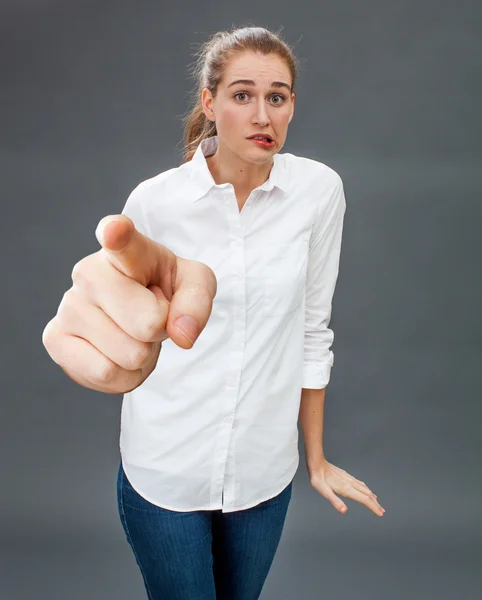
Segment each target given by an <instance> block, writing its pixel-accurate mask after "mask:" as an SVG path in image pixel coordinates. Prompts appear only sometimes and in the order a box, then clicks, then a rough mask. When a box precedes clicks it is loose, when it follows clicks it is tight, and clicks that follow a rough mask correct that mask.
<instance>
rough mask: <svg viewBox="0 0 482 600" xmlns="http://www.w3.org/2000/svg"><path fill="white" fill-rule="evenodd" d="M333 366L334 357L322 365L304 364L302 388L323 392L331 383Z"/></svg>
mask: <svg viewBox="0 0 482 600" xmlns="http://www.w3.org/2000/svg"><path fill="white" fill-rule="evenodd" d="M332 366H333V356H332V357H331V361H329V362H326V363H321V364H316V365H314V364H306V363H304V364H303V375H302V378H301V387H303V388H308V389H313V390H321V389H323V388H325V387H326V386H327V385H328V382H329V381H330V374H331V367H332Z"/></svg>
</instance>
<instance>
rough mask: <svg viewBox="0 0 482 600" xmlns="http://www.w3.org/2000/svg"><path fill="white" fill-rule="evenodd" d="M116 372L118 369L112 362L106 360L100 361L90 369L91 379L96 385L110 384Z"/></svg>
mask: <svg viewBox="0 0 482 600" xmlns="http://www.w3.org/2000/svg"><path fill="white" fill-rule="evenodd" d="M117 372H118V367H116V365H114V363H113V362H111V361H109V360H107V359H106V360H101V361H100V362H99V363H98V364H96V365H95V368H93V369H92V373H91V379H92V381H93V382H94V383H95V384H97V385H102V384H105V383H111V382H112V380H113V379H114V378H115V377H116V375H117Z"/></svg>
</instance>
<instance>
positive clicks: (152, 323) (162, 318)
mask: <svg viewBox="0 0 482 600" xmlns="http://www.w3.org/2000/svg"><path fill="white" fill-rule="evenodd" d="M91 263H92V268H90V264H91ZM72 280H73V282H74V285H73V286H72V287H73V292H75V293H77V294H78V295H79V296H81V297H83V298H85V299H86V302H87V303H90V304H92V305H95V306H98V307H99V308H100V309H101V310H102V311H103V312H105V313H106V315H108V316H109V317H110V318H111V319H112V321H114V323H116V324H117V325H118V326H119V327H120V328H121V329H122V331H124V332H125V333H127V334H128V335H129V336H131V337H132V338H134V339H135V340H139V341H142V342H158V341H163V340H164V339H166V337H167V336H166V330H165V324H166V320H167V313H168V311H169V302H168V301H167V299H166V298H165V296H164V294H163V293H162V291H161V290H160V288H157V287H155V286H154V289H156V290H157V292H156V293H153V292H152V291H151V290H150V289H148V288H146V287H144V286H143V285H142V284H140V283H138V282H137V281H135V280H134V279H130V278H129V277H126V276H125V275H123V274H122V273H120V272H119V271H118V270H117V269H116V268H115V267H113V266H112V264H111V263H110V261H109V259H108V258H107V256H106V255H105V254H102V255H100V256H99V254H98V253H96V254H92V255H90V256H88V257H86V258H84V259H83V261H82V265H81V266H79V267H77V265H76V267H74V269H73V271H72ZM77 290H78V292H77ZM73 302H74V304H75V297H74V299H73ZM61 306H62V304H61ZM59 308H60V307H59ZM65 322H67V319H65ZM90 337H91V335H88V336H86V339H90Z"/></svg>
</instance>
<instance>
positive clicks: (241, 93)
mask: <svg viewBox="0 0 482 600" xmlns="http://www.w3.org/2000/svg"><path fill="white" fill-rule="evenodd" d="M248 95H249V94H248V93H247V92H237V93H236V94H234V96H233V97H234V98H237V97H238V96H248ZM275 96H278V97H279V98H281V101H280V102H275V103H274V104H282V103H283V100H285V97H284V95H283V94H273V95H272V96H271V97H272V98H273V97H275ZM241 102H242V100H241Z"/></svg>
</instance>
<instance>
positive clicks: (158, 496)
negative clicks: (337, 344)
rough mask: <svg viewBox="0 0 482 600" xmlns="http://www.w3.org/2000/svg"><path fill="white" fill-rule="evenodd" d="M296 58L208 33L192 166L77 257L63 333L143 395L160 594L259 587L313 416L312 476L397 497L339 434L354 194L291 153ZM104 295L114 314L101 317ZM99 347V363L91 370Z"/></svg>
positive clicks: (103, 382)
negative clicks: (338, 340) (351, 455)
mask: <svg viewBox="0 0 482 600" xmlns="http://www.w3.org/2000/svg"><path fill="white" fill-rule="evenodd" d="M296 64H297V63H296V59H295V57H294V55H293V53H292V50H291V49H290V48H289V47H288V45H287V44H286V43H285V42H284V41H283V40H281V38H280V37H279V36H278V35H277V34H275V33H272V32H270V31H267V30H266V29H263V28H260V27H246V28H243V29H238V30H234V31H231V32H219V33H217V34H215V35H214V36H213V37H212V38H211V39H210V40H209V41H208V42H206V43H205V44H204V46H203V49H202V52H201V53H200V55H199V61H198V63H197V67H198V68H197V70H196V75H197V77H198V86H197V90H196V92H195V96H194V99H195V103H194V106H193V108H192V111H191V112H190V114H189V115H188V117H187V119H186V125H185V156H184V159H185V160H184V162H183V164H181V165H180V166H179V167H177V168H173V169H170V170H168V171H165V172H163V173H161V174H159V175H157V176H155V177H153V178H151V179H149V180H147V181H144V182H142V183H141V184H140V185H139V186H137V188H136V189H135V190H134V191H133V192H132V194H131V195H130V196H129V198H128V200H127V202H126V205H125V207H124V210H123V215H125V217H128V218H129V219H130V220H131V221H132V222H133V223H134V225H135V229H134V230H133V229H132V226H130V227H129V226H125V225H126V223H122V225H120V224H119V223H116V225H114V226H112V224H111V223H110V221H111V220H109V222H108V223H107V221H105V220H102V221H101V222H100V223H99V227H98V230H97V235H98V239H99V241H100V243H101V245H102V251H101V253H97V255H94V256H93V257H88V258H89V261H88V262H85V263H83V264H82V266H81V267H79V266H77V265H76V269H75V273H74V275H75V276H73V280H74V287H75V285H76V286H77V287H76V288H75V289H76V290H77V291H76V292H75V293H74V292H72V293H71V294H70V295H69V297H68V298H67V299H64V300H63V302H64V309H63V310H62V311H59V315H58V316H57V318H56V321H55V322H56V326H57V331H60V329H61V328H62V331H63V332H64V334H65V332H66V331H67V330H68V332H69V333H70V334H71V335H72V334H75V337H76V339H75V340H74V339H73V337H71V338H69V342H68V343H69V344H70V345H69V346H67V342H66V341H65V340H66V339H67V337H66V335H64V336H63V338H62V339H63V340H64V342H63V343H64V346H63V347H62V352H60V351H57V350H56V348H58V347H59V346H60V342H58V341H57V342H55V343H54V341H51V342H50V348H49V351H50V352H51V355H52V356H53V357H56V358H54V360H56V362H58V364H60V366H61V367H62V368H63V369H64V370H65V372H66V373H67V374H68V375H69V376H70V377H72V378H73V379H74V380H75V381H77V382H79V383H81V384H82V385H86V386H87V387H91V388H92V389H99V390H102V391H108V392H110V393H118V392H119V391H120V390H122V391H125V392H126V393H125V394H124V398H123V404H122V415H121V436H120V449H121V455H122V460H121V464H120V465H119V471H118V480H117V493H118V507H119V514H120V518H121V522H122V525H123V528H124V531H125V534H126V537H127V540H128V542H129V544H130V545H131V548H132V551H133V553H134V555H135V558H136V560H137V563H138V566H139V568H140V571H141V573H142V576H143V579H144V583H145V587H146V591H147V595H148V597H149V598H150V599H151V600H153V599H156V600H158V599H159V600H161V599H162V600H168V599H169V600H174V599H179V600H188V599H189V600H195V599H200V600H201V599H202V600H215V599H217V600H255V599H256V598H259V595H260V593H261V590H262V587H263V584H264V582H265V579H266V577H267V575H268V572H269V569H270V567H271V564H272V561H273V558H274V555H275V552H276V549H277V547H278V543H279V540H280V538H281V534H282V530H283V526H284V522H285V517H286V513H287V510H288V505H289V502H290V498H291V489H292V480H293V477H294V475H295V472H296V470H297V467H298V462H299V457H298V429H297V422H298V418H299V419H300V422H301V426H302V430H303V436H304V440H305V450H306V464H307V467H308V471H309V474H310V481H311V484H312V485H313V487H314V488H315V489H316V490H317V491H318V492H319V493H320V494H321V495H323V496H324V497H325V498H327V499H328V500H329V501H330V502H331V503H332V504H333V506H334V507H335V508H336V509H338V510H339V511H340V512H342V513H343V512H344V511H345V510H346V506H345V505H344V503H343V502H342V501H341V499H340V498H339V497H338V496H337V495H336V493H339V494H342V495H344V496H346V497H348V498H352V499H354V500H357V501H359V502H361V503H363V504H365V505H366V506H367V507H368V508H369V509H371V510H372V511H373V512H374V513H375V514H377V515H380V516H381V515H382V514H383V512H384V510H383V509H382V507H381V506H380V505H379V503H378V501H377V498H376V496H375V494H373V493H372V492H371V491H370V490H369V488H368V487H367V486H366V485H365V484H364V483H363V482H361V481H358V480H357V479H355V478H354V477H352V476H351V475H349V474H348V473H347V472H346V471H344V470H342V469H340V468H338V467H336V466H334V465H332V464H331V463H329V462H328V461H327V460H326V459H325V457H324V454H323V449H322V422H323V402H324V393H325V388H326V385H327V384H328V381H329V378H330V370H331V367H332V365H333V353H332V351H331V350H330V347H331V344H332V342H333V332H332V330H330V329H329V328H328V324H329V320H330V315H331V302H332V297H333V292H334V289H335V283H336V279H337V274H338V264H339V256H340V248H341V235H342V224H343V217H344V213H345V207H346V205H345V198H344V193H343V185H342V182H341V179H340V177H339V176H338V175H337V174H336V173H335V171H333V170H332V169H330V168H329V167H327V166H326V165H324V164H322V163H320V162H317V161H314V160H312V159H307V158H303V157H298V156H295V155H293V154H287V153H284V154H280V150H281V148H282V147H283V145H284V142H285V140H286V135H287V130H288V125H289V123H290V121H291V119H292V117H293V113H294V100H295V93H294V91H293V90H294V84H295V79H296V72H297V66H296ZM129 219H125V221H129ZM121 222H122V220H121ZM108 225H110V227H108ZM119 225H120V226H119ZM129 225H131V224H130V223H129ZM166 249H169V250H166ZM168 253H169V254H168ZM166 264H168V265H171V266H168V267H166V266H165V265H166ZM109 269H110V270H109ZM93 272H95V273H96V275H95V276H94V275H93V274H92V273H93ZM107 280H108V281H109V283H110V285H109V286H108V285H107V283H106V282H107ZM86 282H87V283H86ZM139 284H140V285H139ZM102 286H104V287H102ZM129 286H130V287H129ZM136 286H137V287H136ZM145 288H148V290H150V292H149V294H150V299H149V301H150V302H153V301H154V298H155V299H157V300H158V303H159V304H158V306H159V307H162V308H163V310H165V313H164V321H163V327H162V330H161V329H160V328H159V322H160V319H159V317H158V316H157V319H154V318H152V319H151V323H150V327H149V334H146V333H143V334H142V335H141V334H140V333H139V331H140V326H139V322H140V321H141V319H143V318H144V319H145V318H146V317H145V315H146V312H145V311H143V310H141V309H140V308H139V307H140V306H141V304H140V303H141V297H142V302H144V303H145V305H144V306H147V301H148V299H147V296H146V289H145ZM92 290H96V291H95V293H94V292H92ZM99 290H102V294H104V295H103V296H102V299H101V300H99V296H100V291H99ZM107 290H109V292H108V291H107ZM113 290H115V292H116V293H115V301H114V291H113ZM181 290H182V293H181ZM151 292H153V294H151ZM109 294H110V295H109ZM80 297H82V299H83V300H82V301H83V302H84V304H83V305H82V310H83V311H84V314H87V313H88V314H92V317H91V320H90V321H89V323H91V324H92V327H91V328H90V329H89V331H88V332H87V325H86V324H85V321H86V319H84V321H83V323H82V325H80V324H77V322H75V325H74V319H73V317H71V321H70V322H69V323H68V326H67V325H66V323H67V317H66V316H65V315H66V314H72V313H73V312H74V311H73V310H70V311H68V310H67V308H65V307H67V306H69V304H68V303H69V302H71V303H72V304H74V303H75V302H77V306H80V300H79V298H80ZM92 298H95V299H96V300H97V302H94V300H92ZM89 302H90V304H89V308H87V304H88V303H89ZM136 302H137V304H136ZM94 304H95V305H96V306H97V313H96V315H99V314H100V311H103V313H102V315H109V317H110V319H109V321H108V322H107V321H106V320H105V319H104V316H103V317H102V318H103V319H104V320H102V321H101V320H99V321H98V322H95V321H94V312H93V309H92V306H93V305H94ZM89 311H90V312H89ZM78 312H79V310H77V313H78ZM166 313H168V314H167V315H166ZM62 315H64V316H63V317H62ZM180 315H185V316H186V315H187V317H188V318H187V319H185V320H184V326H180V327H179V328H177V327H176V324H175V322H174V321H175V318H176V317H178V316H180ZM134 317H135V318H136V319H137V321H136V323H134V322H133V319H134ZM189 317H191V318H189ZM62 318H63V319H64V322H63V324H62ZM96 318H98V319H100V317H99V316H97V317H96ZM166 318H167V321H166ZM94 323H96V327H95V328H94V326H93V324H94ZM113 324H116V327H115V328H114V327H113ZM108 326H109V327H111V329H110V330H109V333H107V331H108V330H107V327H108ZM82 327H83V329H82ZM102 327H103V328H104V329H102ZM51 329H52V330H53V329H54V327H53V326H52V327H51ZM48 337H49V340H54V339H55V340H58V339H59V338H58V337H57V338H55V336H54V335H53V334H50V335H49V336H48ZM45 338H46V339H47V336H45ZM85 340H89V341H90V344H91V345H89V346H87V345H85V344H87V342H86V341H85ZM44 343H45V341H44ZM81 343H82V344H84V345H83V346H81V345H80V344H81ZM74 344H77V346H76V347H75V348H76V352H74ZM141 344H142V345H141ZM161 345H162V354H161V356H160V360H159V361H158V360H157V359H158V356H159V352H160V350H161ZM134 346H135V348H136V352H137V354H136V353H135V352H134V351H133V348H134ZM81 352H85V354H84V355H83V356H84V357H85V358H83V359H82V360H83V361H84V362H83V363H81V362H80V359H79V358H78V357H79V356H81V354H80V353H81ZM87 353H90V354H89V355H88V357H89V358H87ZM100 353H101V355H102V356H100ZM129 353H130V354H129ZM128 354H129V356H130V357H131V362H129V360H127V358H126V356H127V355H128ZM134 354H136V360H134V359H133V358H132V356H133V355H134ZM60 355H62V357H63V358H62V361H63V362H62V361H61V360H60ZM74 355H75V357H76V359H75V360H77V362H76V363H75V364H74V358H72V359H71V360H70V362H67V359H66V358H65V357H66V356H69V357H70V356H71V357H74ZM140 357H141V358H140ZM89 360H90V361H91V362H89ZM94 360H97V361H98V362H97V363H96V364H98V367H97V369H98V371H100V373H101V375H99V373H97V379H95V380H94V376H93V375H86V373H92V372H93V367H92V365H93V364H94ZM100 360H102V361H103V362H102V364H100V365H99V361H100ZM81 366H83V370H82V368H81Z"/></svg>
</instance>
